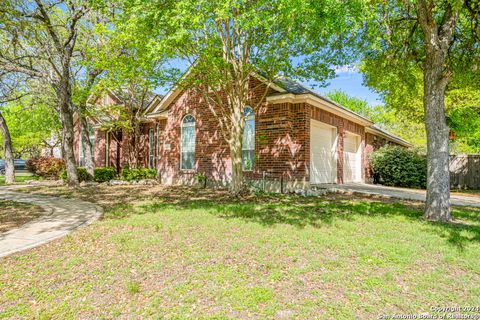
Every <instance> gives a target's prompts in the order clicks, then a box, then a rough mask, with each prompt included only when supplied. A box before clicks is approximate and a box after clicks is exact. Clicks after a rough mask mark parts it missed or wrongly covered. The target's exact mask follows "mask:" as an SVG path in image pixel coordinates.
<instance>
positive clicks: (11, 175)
mask: <svg viewBox="0 0 480 320" xmlns="http://www.w3.org/2000/svg"><path fill="white" fill-rule="evenodd" d="M0 131H1V132H2V137H3V151H4V154H5V184H13V183H15V165H14V158H13V152H12V150H13V148H12V140H11V138H10V131H9V130H8V126H7V122H6V121H5V118H4V117H3V115H2V113H1V112H0Z"/></svg>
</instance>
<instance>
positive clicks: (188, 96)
mask: <svg viewBox="0 0 480 320" xmlns="http://www.w3.org/2000/svg"><path fill="white" fill-rule="evenodd" d="M251 87H255V88H256V91H255V92H252V94H251V97H250V101H249V105H250V106H252V107H254V106H255V105H256V103H257V102H258V101H259V100H260V99H261V97H262V95H263V92H264V90H265V86H264V85H261V84H260V83H259V82H258V81H256V80H252V82H251ZM304 109H305V108H304V107H303V106H298V105H297V106H292V105H291V104H275V105H273V104H267V103H265V102H264V103H262V104H261V106H260V107H259V108H258V109H257V110H255V124H256V125H255V138H256V139H255V140H256V141H255V164H254V169H253V171H251V172H245V175H246V176H247V177H250V178H260V177H261V176H262V175H263V173H264V172H265V173H266V174H267V177H269V178H275V177H277V178H278V177H280V176H282V175H284V177H285V178H287V179H294V178H304V177H305V175H306V174H307V171H308V166H307V164H306V162H305V160H306V158H305V147H304V140H305V137H306V134H305V129H306V125H305V123H306V113H305V110H304ZM302 112H303V113H302ZM187 114H190V115H192V116H193V117H195V120H196V123H195V125H196V127H195V128H196V144H195V169H194V170H190V171H185V170H180V130H181V129H180V128H181V121H182V120H183V117H184V116H185V115H187ZM159 133H160V134H159V148H158V149H159V164H158V169H159V171H160V175H161V177H162V180H164V181H166V182H175V181H185V180H189V179H191V178H192V177H193V176H195V175H196V174H198V173H204V174H206V176H207V177H208V178H209V179H211V180H216V181H224V182H226V181H228V180H229V179H230V177H231V163H230V153H229V147H228V145H227V143H226V142H225V140H224V138H223V136H222V133H221V130H220V127H219V124H218V120H217V119H216V118H215V116H214V115H213V114H212V113H211V111H210V109H209V108H208V106H207V105H206V103H205V102H204V101H203V99H202V98H201V97H200V96H199V95H196V94H195V93H194V92H193V91H192V90H186V91H184V92H183V93H182V94H180V95H179V96H178V97H177V98H176V99H175V100H174V101H173V102H172V103H171V105H170V106H169V111H168V119H167V120H162V121H160V122H159ZM166 146H169V147H170V150H166V148H165V147H166Z"/></svg>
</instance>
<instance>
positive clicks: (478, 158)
mask: <svg viewBox="0 0 480 320" xmlns="http://www.w3.org/2000/svg"><path fill="white" fill-rule="evenodd" d="M450 186H451V188H454V189H480V154H472V155H458V156H450Z"/></svg>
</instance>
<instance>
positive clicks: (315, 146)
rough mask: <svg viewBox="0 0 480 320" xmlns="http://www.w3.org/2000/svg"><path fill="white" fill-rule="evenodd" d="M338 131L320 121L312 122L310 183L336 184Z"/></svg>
mask: <svg viewBox="0 0 480 320" xmlns="http://www.w3.org/2000/svg"><path fill="white" fill-rule="evenodd" d="M336 137H337V131H336V129H335V128H334V127H331V126H328V125H325V124H322V123H321V122H319V121H315V120H311V121H310V183H312V184H315V183H334V182H335V179H336V177H337V163H336V159H335V150H336Z"/></svg>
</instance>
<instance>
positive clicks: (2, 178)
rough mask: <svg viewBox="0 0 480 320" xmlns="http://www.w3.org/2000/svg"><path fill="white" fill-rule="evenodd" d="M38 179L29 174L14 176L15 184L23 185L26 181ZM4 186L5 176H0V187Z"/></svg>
mask: <svg viewBox="0 0 480 320" xmlns="http://www.w3.org/2000/svg"><path fill="white" fill-rule="evenodd" d="M38 178H39V177H37V176H34V175H32V174H31V173H17V174H16V175H15V182H17V183H23V182H25V181H28V180H38ZM4 184H5V176H0V186H2V185H4Z"/></svg>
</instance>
